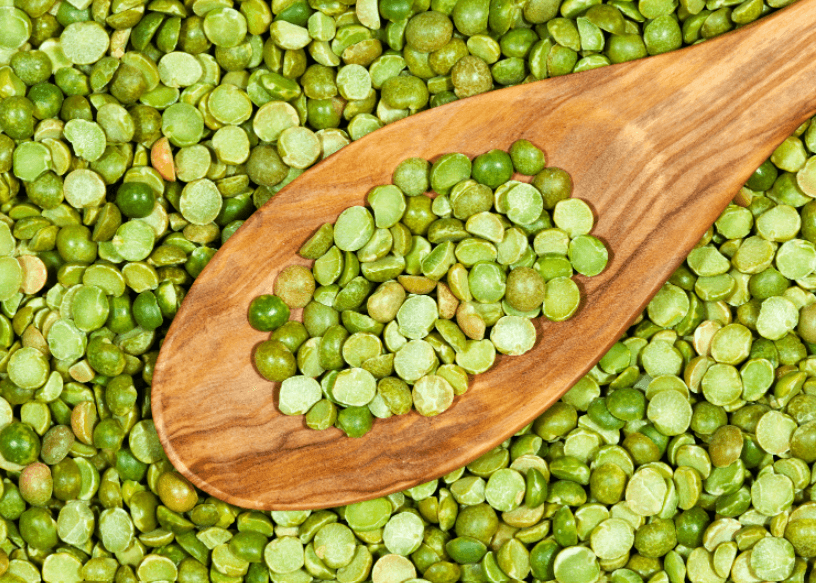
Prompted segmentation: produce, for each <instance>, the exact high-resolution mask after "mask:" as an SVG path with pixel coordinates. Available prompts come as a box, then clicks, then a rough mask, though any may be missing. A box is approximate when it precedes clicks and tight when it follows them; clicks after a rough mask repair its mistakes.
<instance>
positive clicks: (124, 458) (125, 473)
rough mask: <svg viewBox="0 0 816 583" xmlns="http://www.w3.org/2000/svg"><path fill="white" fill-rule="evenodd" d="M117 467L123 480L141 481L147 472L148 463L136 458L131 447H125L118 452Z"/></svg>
mask: <svg viewBox="0 0 816 583" xmlns="http://www.w3.org/2000/svg"><path fill="white" fill-rule="evenodd" d="M115 467H116V471H117V472H119V477H120V478H121V479H123V480H133V481H135V482H139V481H141V480H143V479H144V477H145V474H146V473H147V464H146V463H144V462H141V461H139V460H138V459H136V457H135V456H134V455H133V452H132V451H131V450H130V448H129V447H123V448H122V449H120V450H118V451H117V452H116V466H115Z"/></svg>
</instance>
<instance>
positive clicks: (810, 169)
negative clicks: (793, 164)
mask: <svg viewBox="0 0 816 583" xmlns="http://www.w3.org/2000/svg"><path fill="white" fill-rule="evenodd" d="M796 184H797V185H798V186H799V188H800V189H801V190H802V192H804V193H805V194H806V195H808V196H810V197H815V196H816V156H811V157H810V158H808V159H807V162H805V164H804V166H802V168H800V169H799V171H798V172H796Z"/></svg>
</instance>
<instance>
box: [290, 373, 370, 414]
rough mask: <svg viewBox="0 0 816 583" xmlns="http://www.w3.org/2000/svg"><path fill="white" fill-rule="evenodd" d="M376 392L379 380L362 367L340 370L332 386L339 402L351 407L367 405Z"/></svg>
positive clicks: (333, 393)
mask: <svg viewBox="0 0 816 583" xmlns="http://www.w3.org/2000/svg"><path fill="white" fill-rule="evenodd" d="M284 382H285V381H284ZM315 383H316V381H315ZM376 394H377V381H376V380H375V379H374V377H373V376H372V375H371V373H370V372H368V371H367V370H364V369H362V368H350V369H346V370H342V371H340V373H339V374H338V375H337V378H336V379H335V381H334V386H333V387H332V395H334V398H335V399H336V400H337V401H338V402H339V403H341V404H343V405H347V406H350V407H360V406H363V405H367V404H368V403H369V402H371V400H372V399H373V398H374V396H375V395H376ZM312 404H314V403H312ZM310 407H311V405H310Z"/></svg>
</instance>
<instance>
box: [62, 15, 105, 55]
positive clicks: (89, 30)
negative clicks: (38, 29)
mask: <svg viewBox="0 0 816 583" xmlns="http://www.w3.org/2000/svg"><path fill="white" fill-rule="evenodd" d="M109 44H110V37H109V36H108V33H107V32H106V31H105V27H103V26H102V25H101V24H99V23H97V22H94V21H87V22H73V23H71V24H69V25H68V26H66V27H65V30H63V31H62V34H61V35H60V46H61V47H62V52H63V54H64V55H65V57H66V58H67V59H68V60H69V61H70V62H71V63H73V64H75V65H90V64H92V63H95V62H97V61H98V60H99V59H101V58H102V57H104V56H105V53H106V52H107V50H108V46H109Z"/></svg>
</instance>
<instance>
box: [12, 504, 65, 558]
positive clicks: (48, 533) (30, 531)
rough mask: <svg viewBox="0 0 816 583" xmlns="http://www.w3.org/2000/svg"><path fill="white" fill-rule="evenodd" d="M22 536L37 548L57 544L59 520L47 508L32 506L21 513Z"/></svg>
mask: <svg viewBox="0 0 816 583" xmlns="http://www.w3.org/2000/svg"><path fill="white" fill-rule="evenodd" d="M19 528H20V536H22V537H23V540H25V542H26V543H28V544H29V545H31V546H32V547H34V548H35V549H50V548H53V547H55V546H57V542H58V541H57V522H56V521H55V520H54V518H53V517H52V516H51V513H50V512H49V511H48V510H46V509H45V508H39V507H36V506H35V507H32V508H29V509H28V510H26V511H25V512H23V513H22V515H20V526H19Z"/></svg>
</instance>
